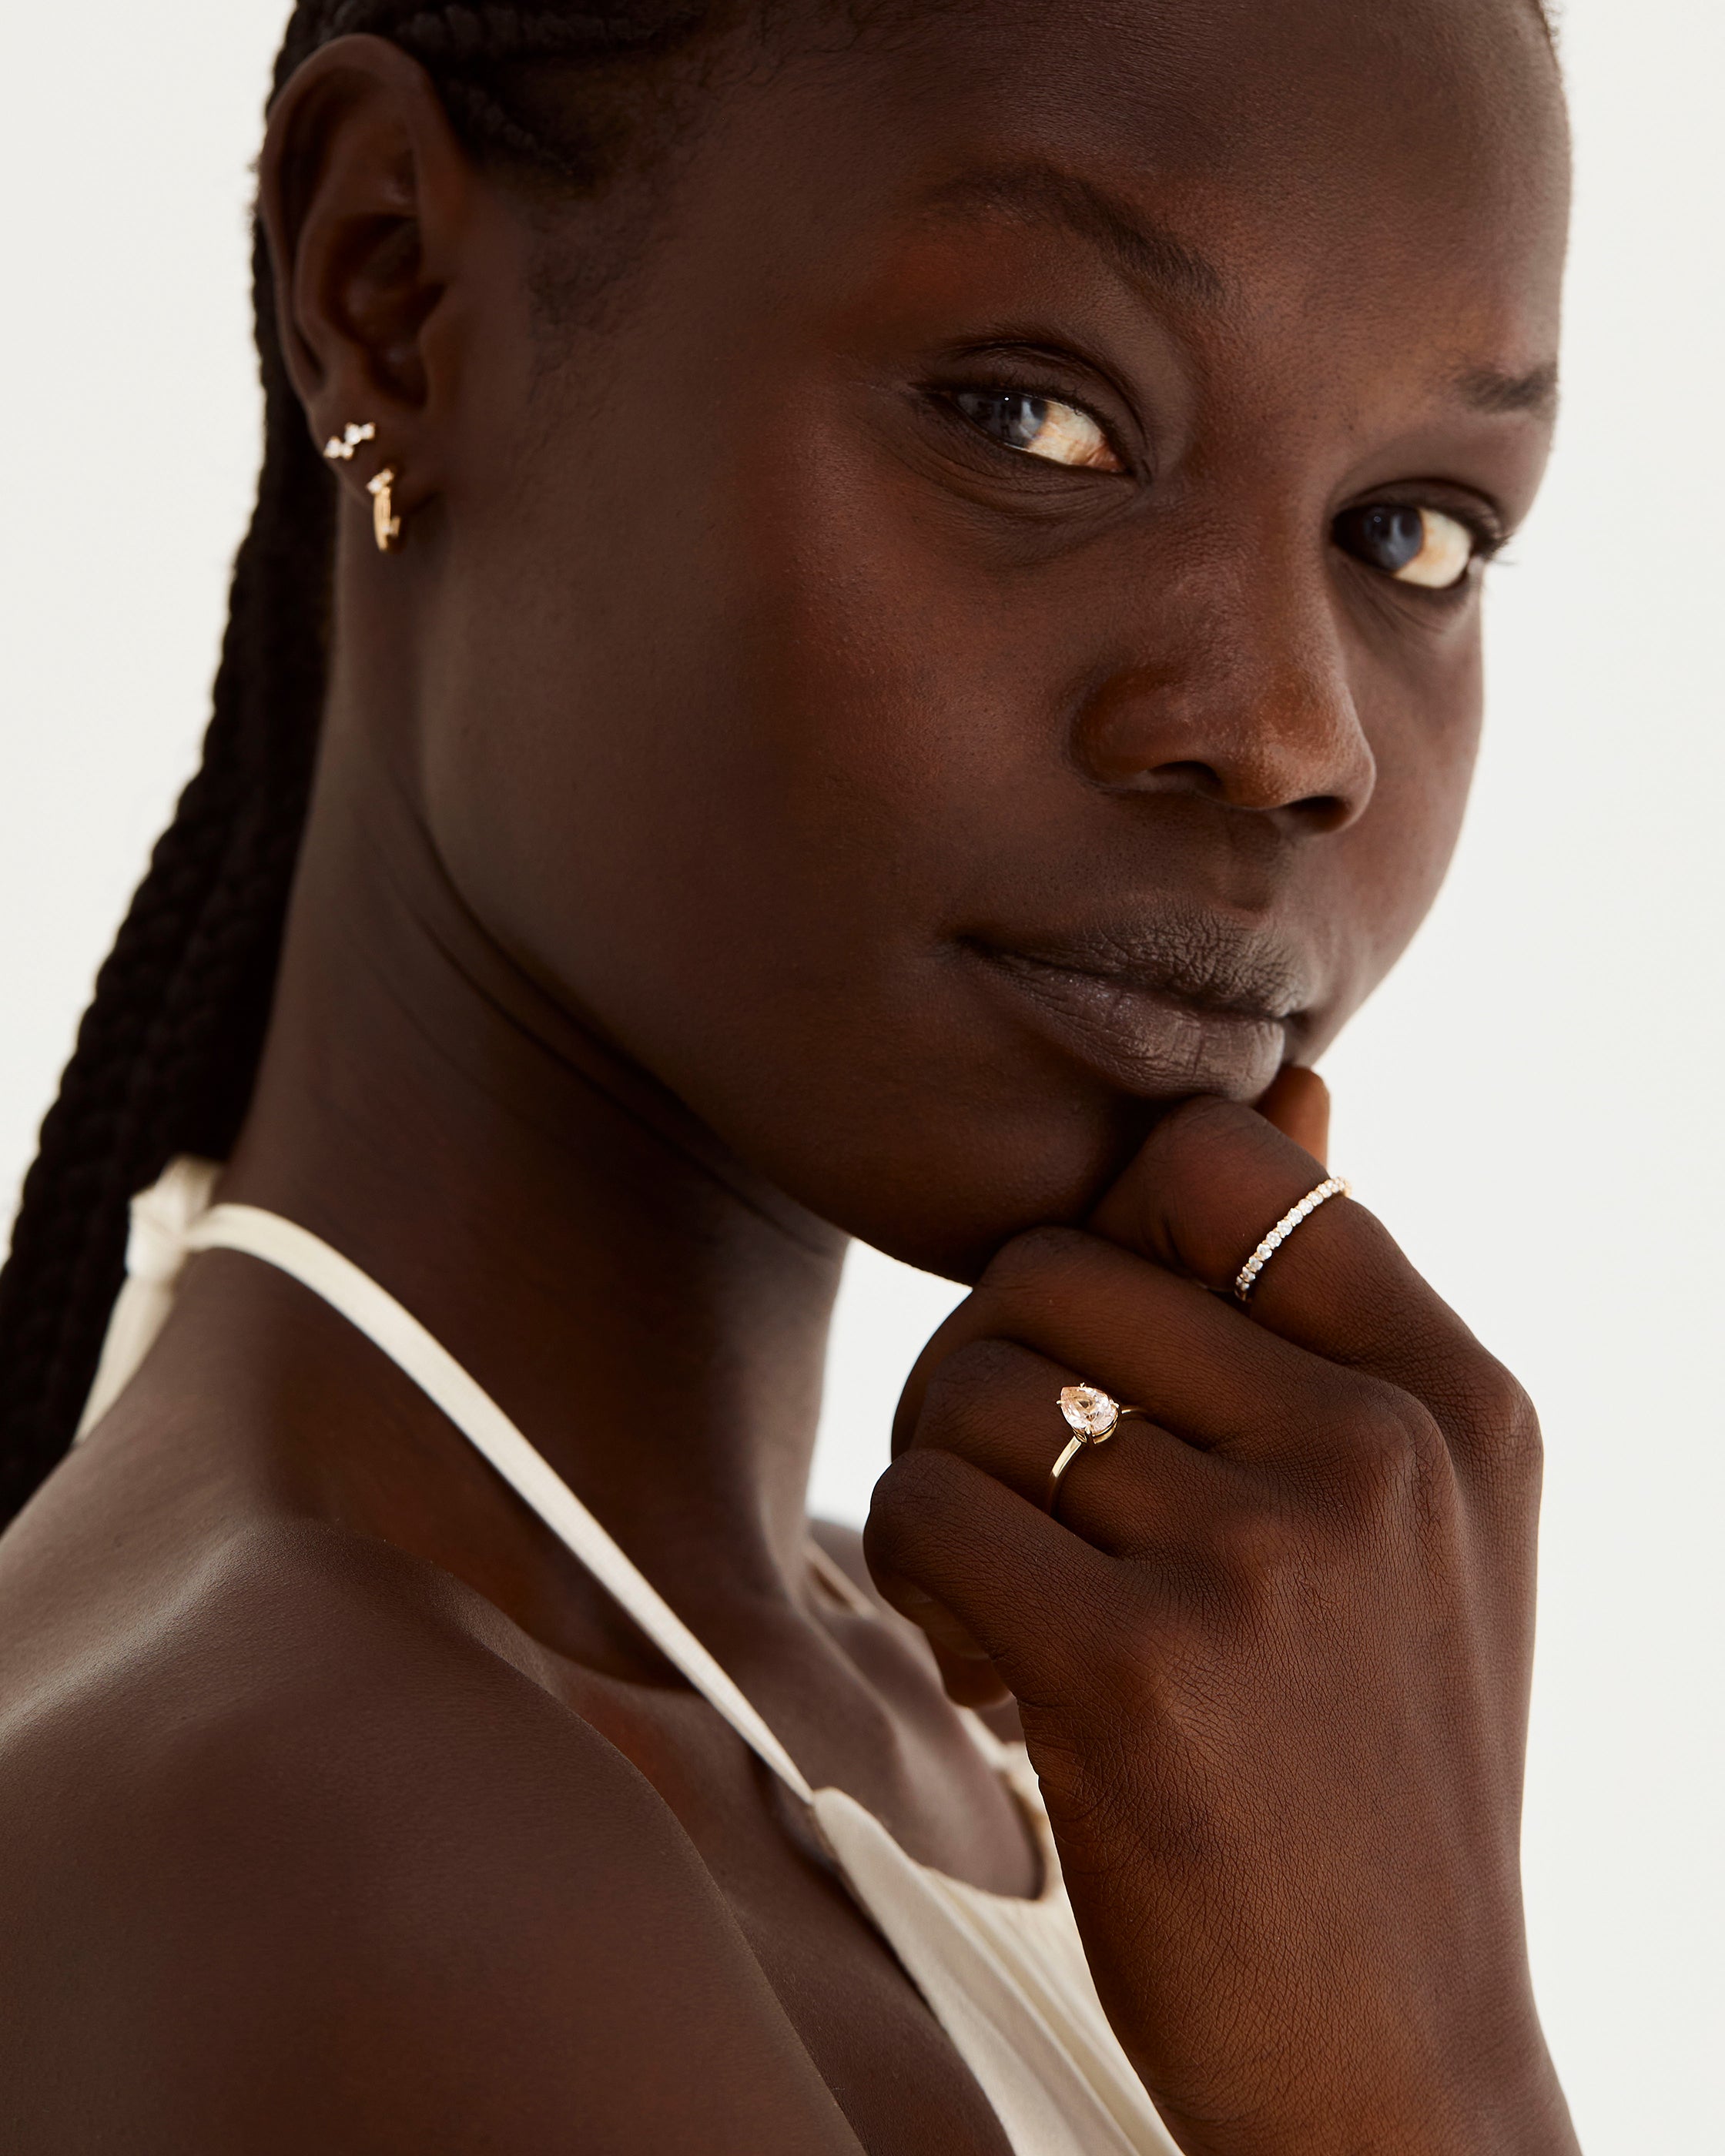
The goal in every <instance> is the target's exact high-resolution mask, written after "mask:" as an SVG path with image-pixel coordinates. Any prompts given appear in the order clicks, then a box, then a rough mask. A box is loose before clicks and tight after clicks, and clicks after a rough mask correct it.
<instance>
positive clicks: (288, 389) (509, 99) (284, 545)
mask: <svg viewBox="0 0 1725 2156" xmlns="http://www.w3.org/2000/svg"><path fill="white" fill-rule="evenodd" d="M710 13H711V10H710V9H709V8H705V7H694V6H690V5H680V4H676V0H659V4H655V0H643V4H639V5H635V6H630V7H617V8H603V7H601V8H593V7H592V6H590V5H589V6H588V7H586V8H582V9H580V10H574V9H564V8H558V7H557V6H555V5H549V6H540V7H536V8H508V7H482V8H470V7H439V6H435V5H427V4H425V0H302V4H301V5H300V6H299V7H298V8H296V9H295V13H294V15H293V18H292V20H291V21H290V23H289V25H288V30H287V36H286V41H285V44H284V46H283V49H282V53H281V57H280V60H279V61H278V63H277V66H276V72H275V87H276V90H278V91H279V90H280V89H281V88H282V86H283V85H285V83H286V82H287V80H288V79H289V78H290V76H291V75H292V74H293V73H294V71H295V69H297V68H298V67H299V65H300V63H301V62H302V61H303V60H305V59H307V58H308V57H309V56H310V55H311V54H312V53H313V52H315V51H316V49H318V48H319V47H320V46H321V45H323V44H327V43H328V42H329V41H330V39H331V38H336V37H341V36H346V35H348V34H350V33H356V32H362V31H363V32H368V33H372V35H376V36H381V37H385V38H389V39H390V40H391V41H392V42H393V43H394V44H398V45H400V46H401V47H402V48H403V49H404V50H405V51H407V52H408V53H410V54H412V55H413V57H414V58H415V59H418V61H419V62H420V63H421V64H423V65H424V68H425V69H426V70H427V72H428V73H429V74H430V76H431V78H432V80H433V81H434V83H435V84H436V85H437V88H438V90H439V95H441V96H442V98H443V99H444V103H445V105H446V106H447V109H448V110H449V115H450V120H451V124H452V125H453V126H454V127H455V128H456V129H457V131H458V132H459V134H460V135H461V136H462V138H463V139H464V141H465V142H466V143H467V144H468V146H470V148H471V149H473V150H474V151H475V153H477V154H481V155H484V154H490V155H493V156H500V157H506V158H510V159H512V160H514V161H516V162H522V163H526V164H530V165H533V166H536V167H539V168H541V169H542V170H543V171H544V172H547V173H549V174H552V175H555V176H557V177H559V178H561V179H562V180H564V181H567V182H573V183H577V184H579V185H582V186H583V187H585V186H591V185H593V184H596V183H597V182H598V178H599V177H600V175H599V174H598V172H597V171H596V170H595V169H593V164H594V161H593V156H592V154H591V152H590V151H589V152H585V153H584V152H583V148H582V146H580V145H578V144H576V145H571V144H568V143H565V142H560V141H556V140H553V139H552V137H551V136H549V135H548V134H547V132H546V131H544V130H543V129H542V128H541V127H539V126H536V125H535V124H534V122H533V121H532V120H531V117H530V116H529V115H528V114H527V113H526V111H525V110H523V109H521V107H520V105H518V103H517V101H516V95H515V91H516V85H517V84H518V81H519V77H520V74H521V64H522V63H524V62H532V61H545V60H562V61H566V62H572V63H578V62H587V63H589V64H591V63H595V62H603V61H605V60H610V59H625V58H637V59H653V58H656V57H657V56H658V55H659V54H660V53H661V52H664V53H669V52H670V51H671V50H672V49H675V48H676V47H677V46H680V44H684V43H685V42H686V41H687V40H688V39H689V38H691V36H692V35H693V34H694V33H696V31H697V30H699V29H700V28H702V27H703V26H704V24H705V23H706V19H707V18H708V17H709V15H710ZM254 300H255V306H256V312H257V330H258V352H259V363H260V367H261V372H262V376H263V385H264V462H263V471H262V476H261V478H260V480H259V490H258V505H257V510H256V512H255V514H254V517H253V520H252V525H251V529H250V531H249V533H248V535H247V537H246V539H245V542H244V545H243V546H242V547H241V548H240V550H239V558H238V560H237V562H236V563H235V567H234V583H233V592H232V598H231V604H230V608H229V614H228V629H227V634H226V636H225V639H224V640H223V649H222V659H221V665H220V667H219V669H218V672H217V675H216V684H215V693H214V710H213V717H212V720H211V723H210V727H209V731H208V734H207V736H206V737H205V740H204V749H203V766H202V767H201V769H200V770H199V771H198V774H197V776H196V777H195V778H193V781H192V783H191V784H190V785H189V786H188V787H187V788H186V791H185V793H184V794H183V795H182V798H181V800H180V803H179V808H178V810H177V814H176V815H175V818H174V821H173V823H172V825H171V826H170V828H169V829H168V830H167V833H166V834H165V835H164V836H163V838H162V839H161V841H160V843H159V844H157V848H156V850H155V853H154V855H153V856H152V858H151V864H150V868H149V871H148V873H147V875H146V877H145V879H144V881H143V883H142V885H141V886H140V888H139V890H138V892H137V895H136V897H135V898H134V900H133V901H132V905H131V911H130V912H129V913H128V915H127V916H126V921H125V925H124V926H123V927H121V931H120V934H119V937H118V938H117V940H116V943H115V946H114V949H113V952H112V953H111V954H110V957H109V958H108V959H107V961H106V962H105V964H104V966H103V967H102V969H101V972H100V974H99V975H98V977H97V980H96V988H95V999H94V1001H93V1002H92V1004H90V1009H89V1010H88V1012H87V1013H86V1014H85V1019H84V1021H83V1024H82V1025H81V1026H80V1029H79V1034H78V1041H77V1046H76V1048H75V1050H74V1053H73V1056H72V1060H71V1062H70V1064H69V1065H68V1067H67V1070H66V1072H65V1075H64V1079H63V1080H62V1081H61V1086H60V1091H59V1098H58V1100H57V1101H55V1102H54V1106H53V1107H52V1108H51V1109H50V1110H49V1114H48V1116H47V1119H46V1121H45V1122H44V1125H43V1127H42V1137H41V1143H40V1149H39V1152H38V1154H37V1157H36V1160H35V1163H34V1164H33V1167H32V1168H31V1169H30V1172H29V1173H28V1176H27V1177H26V1178H25V1181H24V1188H23V1203H22V1205H21V1207H20V1209H19V1212H18V1223H17V1226H16V1228H15V1229H14V1231H13V1243H12V1254H11V1257H10V1260H8V1264H7V1265H6V1267H5V1270H4V1271H3V1272H0V1526H3V1524H4V1523H5V1522H6V1521H7V1520H8V1519H10V1518H11V1517H12V1516H13V1514H14V1513H15V1512H17V1511H18V1509H19V1507H21V1506H23V1504H24V1503H25V1501H27V1500H28V1497H29V1496H30V1495H31V1493H32V1492H33V1491H34V1490H35V1488H36V1487H37V1486H38V1485H39V1483H40V1482H41V1481H43V1479H44V1477H45V1476H47V1475H48V1473H49V1471H50V1470H51V1469H52V1468H53V1467H54V1465H55V1463H56V1462H57V1461H58V1460H59V1459H60V1457H61V1456H62V1455H63V1454H64V1452H65V1450H66V1448H67V1446H68V1445H69V1442H70V1440H71V1436H72V1432H73V1430H74V1428H75V1426H76V1424H77V1420H78V1416H79V1414H80V1410H81V1409H82V1407H83V1404H84V1399H85V1394H87V1392H88V1391H89V1389H90V1382H91V1379H92V1378H93V1377H94V1374H95V1364H96V1359H97V1357H98V1355H99V1354H100V1349H101V1342H102V1336H103V1333H104V1332H105V1327H106V1324H107V1320H108V1315H109V1312H110V1309H111V1307H112V1306H113V1301H114V1297H115V1295H116V1292H117V1291H118V1289H119V1286H120V1282H121V1277H122V1275H123V1272H124V1268H125V1257H126V1207H127V1204H128V1203H129V1201H130V1200H131V1198H132V1196H133V1195H134V1194H135V1193H136V1192H137V1191H139V1190H141V1189H143V1188H146V1186H147V1185H148V1184H149V1183H152V1182H153V1181H154V1180H155V1179H156V1178H157V1176H158V1175H159V1174H160V1173H162V1169H163V1168H165V1167H166V1166H167V1163H168V1162H169V1161H170V1160H171V1159H172V1158H173V1157H174V1156H175V1155H176V1154H177V1153H181V1152H195V1153H202V1154H205V1155H208V1156H209V1157H211V1158H216V1159H220V1158H223V1157H224V1156H225V1155H226V1153H227V1152H228V1149H229V1148H230V1147H231V1146H232V1144H233V1142H234V1138H235V1137H236V1136H237V1135H238V1132H239V1125H240V1122H241V1120H242V1118H243V1116H244V1113H245V1109H246V1106H247V1103H248V1101H249V1098H250V1095H251V1091H252V1086H253V1081H254V1078H255V1075H256V1072H257V1065H258V1059H259V1055H260V1053H261V1050H262V1046H263V1039H264V1025H265V1023H266V1020H267V1019H268V1015H269V1009H270V998H271V996H272V993H273V992H274V988H275V974H276V968H277V963H278V960H279V957H280V947H281V937H282V929H283V924H284V921H285V917H286V912H287V903H288V894H289V891H290V885H291V883H292V880H293V874H294V867H295V861H296V860H297V858H298V855H299V850H300V837H301V834H302V832H303V829H304V826H305V811H306V804H307V801H308V799H309V797H310V791H311V773H312V766H313V762H314V760H315V757H316V746H317V737H318V728H319V723H320V718H321V711H322V706H323V699H324V692H325V684H326V644H327V633H328V616H329V606H330V579H331V563H332V558H333V550H334V531H335V502H336V489H335V485H334V482H333V480H331V477H330V475H329V474H328V473H327V471H326V469H325V467H324V465H323V464H322V461H321V459H320V458H319V456H318V454H317V453H316V449H315V448H314V446H313V445H312V443H311V439H310V437H309V434H308V433H307V430H306V427H305V418H304V414H303V413H302V412H301V410H300V404H299V401H298V399H297V398H296V397H295V394H294V391H293V388H292V385H291V383H290V381H289V379H288V374H287V369H286V367H285V364H284V362H283V359H282V354H281V344H280V337H279V336H278V333H277V328H276V322H275V300H274V285H273V281H272V276H271V265H270V262H269V259H268V258H267V251H266V249H265V248H264V244H263V241H262V239H261V236H260V237H259V240H258V242H257V245H256V250H255V259H254Z"/></svg>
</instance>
